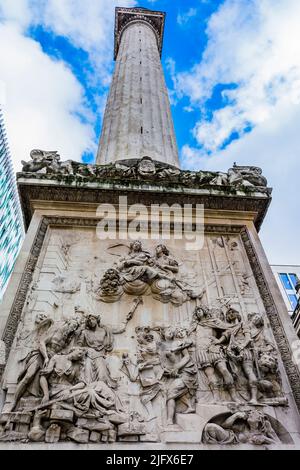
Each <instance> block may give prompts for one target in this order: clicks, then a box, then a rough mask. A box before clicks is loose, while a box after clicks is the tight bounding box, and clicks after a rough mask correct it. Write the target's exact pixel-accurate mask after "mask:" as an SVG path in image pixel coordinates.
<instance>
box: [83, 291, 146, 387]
mask: <svg viewBox="0 0 300 470" xmlns="http://www.w3.org/2000/svg"><path fill="white" fill-rule="evenodd" d="M140 303H141V299H135V300H134V303H133V307H132V309H131V311H130V312H129V313H128V314H127V316H126V319H125V320H124V322H123V323H122V324H121V325H120V326H118V327H112V328H109V327H107V326H105V325H103V324H102V323H101V318H100V316H99V315H95V314H92V313H90V314H88V315H87V317H86V321H85V327H84V329H83V330H82V331H81V333H80V335H79V337H78V340H77V344H78V345H79V346H81V347H83V348H85V349H86V352H87V355H86V361H85V371H84V376H85V381H86V383H91V382H95V381H99V380H101V381H103V382H105V383H107V384H108V385H109V386H110V387H115V386H116V382H115V380H114V379H113V378H112V377H111V375H110V372H109V370H108V368H107V365H106V362H105V356H106V355H107V353H108V352H111V351H112V349H113V335H114V334H121V333H124V332H125V330H126V326H127V323H128V322H129V321H130V320H131V318H132V316H133V314H134V312H135V310H136V308H137V306H138V305H139V304H140Z"/></svg>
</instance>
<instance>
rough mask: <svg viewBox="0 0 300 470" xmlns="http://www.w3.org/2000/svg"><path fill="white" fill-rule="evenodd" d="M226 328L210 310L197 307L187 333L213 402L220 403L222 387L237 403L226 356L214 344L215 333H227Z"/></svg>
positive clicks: (220, 348)
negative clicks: (189, 335)
mask: <svg viewBox="0 0 300 470" xmlns="http://www.w3.org/2000/svg"><path fill="white" fill-rule="evenodd" d="M228 327H230V325H228V324H226V323H225V322H224V321H222V320H221V319H220V318H218V317H217V316H216V315H215V313H214V311H213V310H212V309H209V308H208V307H205V306H199V307H196V309H195V311H194V314H193V321H192V324H191V327H190V329H189V333H190V334H191V333H193V334H194V338H195V357H196V364H197V367H198V368H199V369H200V370H202V371H203V372H204V374H205V376H206V378H207V381H208V385H209V388H210V390H211V392H212V394H213V397H214V400H215V401H220V399H221V397H220V390H221V388H222V387H223V386H224V387H225V389H227V390H228V392H229V395H230V397H231V399H232V401H236V402H238V401H239V398H238V396H237V393H236V389H235V385H234V378H233V376H232V374H231V372H230V371H229V369H228V366H227V361H226V356H225V354H224V351H223V349H222V347H221V346H219V345H218V344H216V342H217V341H216V339H217V333H222V332H224V331H227V329H228ZM220 379H221V380H220ZM222 381H223V383H222Z"/></svg>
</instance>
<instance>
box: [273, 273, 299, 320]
mask: <svg viewBox="0 0 300 470" xmlns="http://www.w3.org/2000/svg"><path fill="white" fill-rule="evenodd" d="M271 268H272V270H273V273H274V275H275V278H276V280H277V283H278V285H279V288H280V290H281V293H282V295H283V298H284V300H285V304H286V306H287V309H288V311H289V314H290V315H291V316H292V315H293V312H294V310H295V308H296V306H297V302H298V293H297V290H296V286H297V281H298V279H300V266H295V265H273V266H271Z"/></svg>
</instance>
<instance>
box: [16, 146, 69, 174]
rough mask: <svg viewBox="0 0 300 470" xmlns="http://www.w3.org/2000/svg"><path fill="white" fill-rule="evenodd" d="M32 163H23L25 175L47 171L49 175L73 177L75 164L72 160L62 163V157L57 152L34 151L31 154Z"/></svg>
mask: <svg viewBox="0 0 300 470" xmlns="http://www.w3.org/2000/svg"><path fill="white" fill-rule="evenodd" d="M30 157H31V159H32V161H30V162H24V161H22V165H23V168H22V171H23V172H24V173H27V172H30V173H36V172H40V171H41V170H44V169H45V171H46V173H47V174H49V173H55V174H67V175H73V174H74V169H73V162H72V160H67V161H65V162H61V161H60V155H59V154H58V152H57V151H50V152H48V151H45V150H32V151H31V153H30Z"/></svg>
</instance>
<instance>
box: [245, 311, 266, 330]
mask: <svg viewBox="0 0 300 470" xmlns="http://www.w3.org/2000/svg"><path fill="white" fill-rule="evenodd" d="M248 319H249V320H250V321H251V323H252V324H253V325H254V326H256V328H262V327H263V326H264V319H263V316H262V315H261V314H260V313H254V314H250V315H248Z"/></svg>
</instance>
